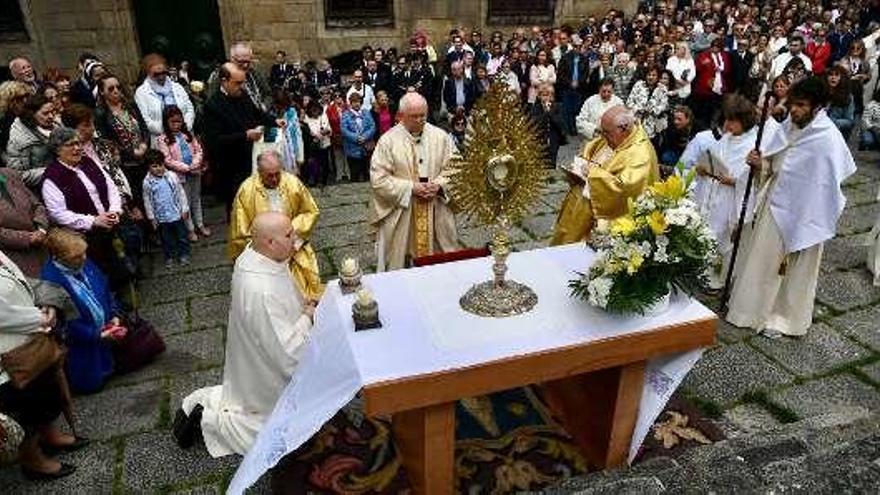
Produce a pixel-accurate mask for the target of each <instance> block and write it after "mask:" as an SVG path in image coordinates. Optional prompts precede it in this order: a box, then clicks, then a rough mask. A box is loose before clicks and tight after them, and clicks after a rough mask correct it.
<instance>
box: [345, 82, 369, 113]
mask: <svg viewBox="0 0 880 495" xmlns="http://www.w3.org/2000/svg"><path fill="white" fill-rule="evenodd" d="M353 93H357V94H359V95H361V97H363V99H364V101H363V103H362V104H361V108H373V102H374V101H376V96H375V95H374V94H373V88H371V87H369V86H368V85H366V84H364V85H363V86H362V87H361V89H360V90H358V89H355V87H354V85H353V84H352V85H351V87H350V88H348V93H346V94H345V101H348V98H349V97H350V96H351V95H352V94H353Z"/></svg>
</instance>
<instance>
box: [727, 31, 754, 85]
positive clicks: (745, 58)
mask: <svg viewBox="0 0 880 495" xmlns="http://www.w3.org/2000/svg"><path fill="white" fill-rule="evenodd" d="M729 55H730V65H731V73H730V79H731V89H732V90H733V91H738V92H740V93H742V92H743V91H746V90H747V89H748V88H746V84H747V83H748V80H749V69H751V68H752V62H753V61H754V60H755V54H754V53H752V52H750V51H749V40H748V39H746V38H741V39H739V40H737V41H736V49H735V50H731V51H730V54H729Z"/></svg>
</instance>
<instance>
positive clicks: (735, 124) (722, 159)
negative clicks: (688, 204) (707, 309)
mask: <svg viewBox="0 0 880 495" xmlns="http://www.w3.org/2000/svg"><path fill="white" fill-rule="evenodd" d="M721 115H722V118H723V122H724V134H723V135H722V136H721V140H720V141H718V142H717V143H716V144H715V145H714V146H711V147H709V148H708V149H707V150H706V152H705V153H704V157H705V159H701V160H698V161H697V166H696V172H697V178H696V180H695V186H694V189H693V200H694V202H695V203H696V204H697V207H698V209H699V211H700V214H701V215H702V216H703V219H704V220H705V221H706V224H707V225H708V226H709V230H711V231H712V234H713V235H714V236H715V240H716V241H718V254H719V255H720V259H719V262H718V263H716V264H715V266H713V269H712V271H711V272H710V273H709V287H710V288H712V289H720V288H722V287H723V286H724V280H725V277H726V275H727V269H728V267H729V266H730V257H731V254H732V251H733V234H734V231H735V230H736V226H737V224H738V222H739V213H740V208H741V206H742V201H743V196H744V194H745V191H746V183H747V182H748V177H749V167H748V165H746V156H747V155H748V154H749V152H750V151H752V150H753V149H754V148H755V140H756V139H757V135H758V127H757V126H756V125H755V105H754V104H753V103H752V102H751V101H749V100H748V99H747V98H745V97H744V96H742V95H739V94H736V93H734V94H730V95H727V96H726V97H725V98H724V102H723V103H722V105H721ZM752 192H754V189H753V191H752ZM749 203H750V208H748V209H747V210H746V218H745V225H749V224H750V223H751V217H752V210H753V209H754V204H755V194H751V195H750V198H749Z"/></svg>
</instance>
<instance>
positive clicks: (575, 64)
mask: <svg viewBox="0 0 880 495" xmlns="http://www.w3.org/2000/svg"><path fill="white" fill-rule="evenodd" d="M573 44H574V48H573V49H571V50H569V51H568V52H567V53H566V54H565V55H563V56H562V59H561V60H560V61H559V68H558V70H557V71H556V93H557V94H558V95H559V96H560V98H559V99H560V103H561V104H562V115H563V121H564V122H565V127H564V129H563V130H564V131H565V132H567V133H568V134H570V135H572V136H573V135H575V134H576V131H575V128H574V119H575V117H577V114H578V112H580V110H581V105H583V104H584V100H585V99H586V98H587V87H588V84H589V79H590V64H589V62H588V61H587V57H586V55H585V53H584V52H585V51H586V50H585V49H584V44H583V40H581V39H580V37H579V36H577V35H575V37H574V43H573Z"/></svg>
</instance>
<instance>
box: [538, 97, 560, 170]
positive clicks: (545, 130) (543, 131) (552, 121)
mask: <svg viewBox="0 0 880 495" xmlns="http://www.w3.org/2000/svg"><path fill="white" fill-rule="evenodd" d="M529 117H531V118H532V120H534V121H535V125H536V126H537V128H538V132H539V133H540V135H539V136H538V139H539V140H540V142H541V143H544V145H546V146H547V150H546V151H547V155H546V156H547V162H548V163H547V165H548V166H554V167H555V166H556V154H557V152H558V151H559V147H560V146H562V145H563V144H565V143H566V139H565V129H567V126H566V125H565V116H564V114H563V110H562V105H560V104H559V103H553V104H552V105H550V110H546V109H545V108H544V105H543V104H542V103H541V102H540V101H536V102H535V103H533V104H532V105H531V107H530V108H529Z"/></svg>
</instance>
